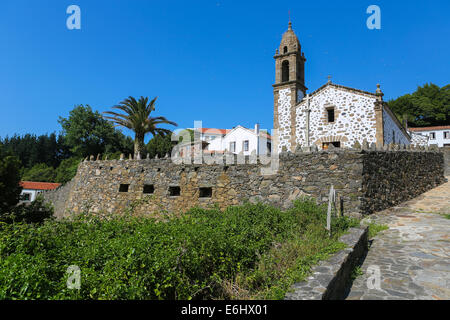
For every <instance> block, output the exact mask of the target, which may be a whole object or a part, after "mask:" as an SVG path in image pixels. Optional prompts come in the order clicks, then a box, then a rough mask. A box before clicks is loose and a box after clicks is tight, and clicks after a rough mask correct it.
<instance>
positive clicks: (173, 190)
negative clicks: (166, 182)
mask: <svg viewBox="0 0 450 320" xmlns="http://www.w3.org/2000/svg"><path fill="white" fill-rule="evenodd" d="M180 194H181V189H180V187H178V186H173V187H169V196H171V197H178V196H179V195H180Z"/></svg>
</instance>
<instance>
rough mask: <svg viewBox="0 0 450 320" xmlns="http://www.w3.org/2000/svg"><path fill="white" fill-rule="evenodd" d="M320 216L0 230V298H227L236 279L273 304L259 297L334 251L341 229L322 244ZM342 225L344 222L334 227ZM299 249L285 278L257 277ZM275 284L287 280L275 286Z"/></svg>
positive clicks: (216, 213)
mask: <svg viewBox="0 0 450 320" xmlns="http://www.w3.org/2000/svg"><path fill="white" fill-rule="evenodd" d="M324 212H325V211H324V210H323V208H322V207H317V206H315V204H314V203H313V202H312V201H309V202H297V203H296V205H295V206H294V208H293V209H291V210H288V211H285V212H283V211H281V210H278V209H276V208H273V207H270V206H266V205H262V204H257V205H252V204H246V205H243V206H237V207H229V208H227V209H226V210H224V211H220V210H218V209H210V210H204V209H192V210H189V211H188V212H187V213H186V214H185V215H183V216H182V217H181V218H169V219H168V220H167V221H166V222H157V221H155V220H153V219H151V218H142V217H141V218H134V217H114V218H111V219H109V220H105V219H104V220H100V219H99V218H97V217H94V216H90V215H81V216H79V217H76V218H73V219H72V220H61V221H46V222H45V223H43V224H41V225H25V224H12V225H3V226H2V227H1V230H0V299H27V298H30V299H210V298H223V297H231V298H233V296H232V295H230V294H229V293H227V289H226V284H227V283H230V282H233V281H235V280H236V277H238V276H242V277H248V278H249V279H250V278H251V279H252V280H249V281H247V282H245V284H246V285H248V286H249V287H251V288H250V290H253V288H255V290H259V291H264V290H265V286H270V287H273V288H274V290H275V291H277V292H278V295H272V296H271V295H265V297H273V296H275V297H280V296H282V294H283V292H285V291H286V290H287V288H288V285H289V283H290V282H292V281H293V280H295V279H297V278H298V276H297V275H296V273H295V271H293V270H294V269H295V268H297V267H298V268H301V267H302V266H303V269H304V272H305V273H306V272H307V270H308V266H309V265H310V264H311V263H313V262H314V261H316V260H315V259H318V258H320V257H324V256H325V255H326V254H328V253H329V252H333V251H335V250H338V249H339V248H340V245H339V244H338V242H337V241H336V237H337V236H338V235H339V234H341V233H342V232H343V230H341V229H339V230H338V229H334V232H333V236H332V238H331V239H330V238H329V237H328V235H327V231H326V230H324V225H325V221H326V215H325V213H324ZM342 219H345V218H342ZM340 220H341V219H336V221H340ZM343 225H345V226H347V225H349V223H342V222H341V221H340V222H339V223H337V222H336V223H335V224H333V227H336V226H339V228H342V226H343ZM320 237H323V238H324V239H325V240H324V241H322V240H321V239H320ZM303 242H307V243H308V245H307V246H305V247H303V249H305V248H307V249H305V252H299V253H297V254H293V256H295V259H294V262H295V263H294V264H292V263H291V259H289V263H287V264H286V266H283V267H282V268H281V269H282V270H287V271H276V270H275V271H273V272H272V271H271V270H269V271H264V269H263V266H267V267H269V268H272V267H274V266H275V265H276V263H272V262H270V260H271V259H272V261H275V262H276V261H277V259H284V260H285V258H283V255H284V254H285V253H286V254H289V253H292V252H294V251H295V250H296V249H297V248H301V246H300V244H301V243H303ZM280 245H281V251H280V250H279V249H280ZM296 245H297V246H296ZM318 251H319V252H320V256H319V255H316V253H317V252H318ZM277 252H278V253H281V254H278V256H277ZM312 255H315V256H314V257H312ZM302 259H303V260H302ZM302 261H303V262H302ZM302 263H303V264H302ZM70 265H77V266H79V268H80V269H81V288H80V290H69V289H67V287H66V280H67V277H68V274H66V270H67V268H68V267H69V266H70ZM281 269H280V270H281ZM266 276H267V277H268V278H270V279H271V280H270V281H266V280H265V277H266ZM269 276H270V277H269ZM279 276H286V277H288V278H289V277H290V278H289V279H288V280H283V283H282V284H280V283H278V282H276V281H275V280H276V279H277V277H279ZM280 281H281V280H280ZM241 284H242V285H243V284H244V282H242V283H241Z"/></svg>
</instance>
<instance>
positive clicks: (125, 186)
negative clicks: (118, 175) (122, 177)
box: [119, 184, 130, 192]
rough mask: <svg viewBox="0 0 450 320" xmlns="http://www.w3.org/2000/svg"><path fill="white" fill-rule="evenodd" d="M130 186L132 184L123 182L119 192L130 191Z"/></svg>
mask: <svg viewBox="0 0 450 320" xmlns="http://www.w3.org/2000/svg"><path fill="white" fill-rule="evenodd" d="M129 186H130V185H129V184H121V185H120V186H119V192H128V187H129Z"/></svg>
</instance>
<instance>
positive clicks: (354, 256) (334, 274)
mask: <svg viewBox="0 0 450 320" xmlns="http://www.w3.org/2000/svg"><path fill="white" fill-rule="evenodd" d="M339 241H341V242H343V243H345V244H346V245H347V247H346V248H345V249H343V250H341V251H339V252H338V253H336V254H334V255H333V256H331V257H330V258H329V259H327V260H324V261H321V262H320V263H319V264H318V265H316V266H315V267H313V268H312V270H311V271H312V273H311V276H309V277H308V278H307V280H306V281H302V282H298V283H295V284H294V285H293V286H292V287H291V290H292V291H291V292H289V293H287V294H286V296H285V300H340V299H344V298H345V294H346V291H347V289H348V287H349V285H350V281H351V274H352V271H353V269H354V268H355V267H356V266H357V265H358V263H359V262H360V261H361V259H362V258H363V257H364V255H365V254H366V253H367V248H368V246H367V244H368V243H367V242H368V228H367V227H366V228H350V229H349V231H348V233H347V234H344V235H343V236H341V237H340V238H339Z"/></svg>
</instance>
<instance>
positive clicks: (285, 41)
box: [273, 21, 307, 152]
mask: <svg viewBox="0 0 450 320" xmlns="http://www.w3.org/2000/svg"><path fill="white" fill-rule="evenodd" d="M274 59H275V84H273V94H274V117H273V121H274V124H273V125H274V126H273V127H274V129H277V130H278V132H277V138H276V139H275V143H274V148H273V150H274V151H275V152H281V151H283V150H285V151H289V150H290V151H295V148H296V139H295V118H296V116H295V105H296V104H297V103H298V102H300V101H301V100H302V99H303V97H304V96H305V94H306V90H307V88H306V87H305V62H306V58H305V55H304V53H303V52H302V49H301V46H300V42H299V41H298V38H297V36H296V35H295V33H294V31H293V30H292V23H291V22H290V21H289V27H288V30H287V31H286V32H285V33H284V34H283V37H282V39H281V43H280V47H279V48H278V49H277V50H276V52H275V56H274Z"/></svg>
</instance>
